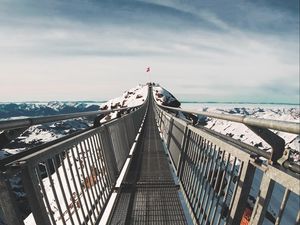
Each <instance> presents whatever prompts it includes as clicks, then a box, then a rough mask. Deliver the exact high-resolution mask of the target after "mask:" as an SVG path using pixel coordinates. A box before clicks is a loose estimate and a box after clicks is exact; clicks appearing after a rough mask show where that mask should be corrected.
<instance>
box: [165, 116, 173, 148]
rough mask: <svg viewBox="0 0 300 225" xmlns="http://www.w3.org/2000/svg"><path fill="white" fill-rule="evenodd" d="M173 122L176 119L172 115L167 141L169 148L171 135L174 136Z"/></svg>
mask: <svg viewBox="0 0 300 225" xmlns="http://www.w3.org/2000/svg"><path fill="white" fill-rule="evenodd" d="M173 124H174V119H173V118H172V117H171V118H170V123H169V130H168V139H167V143H166V144H167V148H168V150H169V148H170V141H171V136H172V129H173Z"/></svg>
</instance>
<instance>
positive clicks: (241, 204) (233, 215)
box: [228, 161, 255, 224]
mask: <svg viewBox="0 0 300 225" xmlns="http://www.w3.org/2000/svg"><path fill="white" fill-rule="evenodd" d="M254 174H255V167H254V166H253V165H252V164H251V163H250V162H249V161H248V162H244V164H243V168H242V171H241V174H240V178H239V180H238V181H237V182H239V183H238V186H237V190H236V195H235V198H234V199H233V202H232V206H231V207H232V209H231V211H230V215H228V216H229V218H228V224H240V221H241V219H242V216H243V213H244V210H245V208H246V205H247V198H248V196H249V193H250V189H251V185H252V181H253V178H254Z"/></svg>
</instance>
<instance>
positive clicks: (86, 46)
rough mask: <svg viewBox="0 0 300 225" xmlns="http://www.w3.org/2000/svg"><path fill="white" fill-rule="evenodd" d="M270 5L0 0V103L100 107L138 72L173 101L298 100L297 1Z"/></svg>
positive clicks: (136, 80) (142, 79)
mask: <svg viewBox="0 0 300 225" xmlns="http://www.w3.org/2000/svg"><path fill="white" fill-rule="evenodd" d="M276 2H277V4H275V6H273V5H271V4H270V1H262V2H245V1H238V2H237V1H233V0H227V1H226V4H225V3H224V1H216V2H215V1H214V2H208V1H188V0H187V1H179V0H178V1H167V0H164V1H125V0H124V1H121V0H119V1H79V0H73V1H56V0H54V1H47V0H45V1H38V2H36V1H30V0H29V1H27V2H26V4H25V3H20V2H19V1H16V0H11V1H4V0H2V3H0V4H1V7H0V28H1V29H0V68H1V70H0V79H1V80H5V81H6V83H2V84H1V86H0V96H1V98H0V101H1V100H2V101H5V100H7V99H8V98H11V100H13V99H16V100H17V99H20V98H24V99H23V100H26V98H28V99H31V100H34V99H39V100H41V99H49V100H50V99H51V100H56V99H62V98H63V99H81V98H85V99H88V98H90V99H99V98H105V99H107V98H109V97H114V96H117V95H119V94H120V90H122V91H123V90H124V88H125V87H128V88H130V87H132V86H134V85H136V84H137V83H140V82H146V81H147V76H145V75H144V74H143V71H144V67H145V66H146V65H151V67H152V68H153V78H152V79H155V80H157V81H158V82H160V83H161V84H163V85H165V86H166V87H167V88H169V89H170V91H173V92H174V94H175V95H176V93H178V94H179V95H180V96H189V97H190V98H192V97H193V98H200V97H201V98H209V99H212V98H213V99H214V100H217V99H223V100H228V101H230V99H234V98H236V96H242V97H241V98H243V99H244V100H249V101H250V100H251V99H254V98H256V96H257V92H258V90H259V92H260V93H262V95H263V96H268V95H269V96H273V97H272V98H273V100H276V99H283V100H284V99H285V101H290V96H291V95H292V99H297V96H298V95H297V94H296V91H297V87H298V89H299V86H297V85H296V86H295V85H294V86H293V85H291V84H298V82H299V78H298V76H297V74H298V73H299V52H298V49H299V42H298V41H299V34H298V33H297V30H299V18H298V16H299V14H297V13H296V12H295V10H294V8H295V7H292V6H295V5H297V2H296V1H290V4H288V6H283V5H282V4H281V3H279V2H278V1H276ZM296 8H297V7H296ZM298 8H299V6H298ZM297 22H298V23H297ZM297 28H298V29H297ZM94 64H95V65H94ZM45 81H47V84H45V83H44V82H45ZM70 81H72V84H70V83H68V82H70ZM116 81H118V82H116ZM283 81H284V82H283ZM98 83H99V84H98ZM119 83H120V84H119ZM96 84H98V85H96ZM93 86H95V87H94V88H93ZM107 86H110V88H107ZM112 86H113V87H114V88H111V87H112ZM280 86H282V90H294V91H291V92H284V91H281V92H280V91H277V92H276V90H277V89H278V88H279V87H280ZM40 87H43V88H40ZM51 87H56V89H57V91H56V92H55V94H53V95H50V94H49V91H47V90H49V89H51ZM15 88H18V89H20V90H23V92H22V93H24V94H22V96H20V93H21V92H16V93H12V94H11V95H10V96H8V95H7V93H8V92H9V90H13V89H15ZM75 88H78V89H82V90H84V91H79V92H75V93H74V89H75ZM98 89H99V90H100V89H101V91H102V92H101V93H102V95H101V97H98V96H100V95H99V93H98V92H97V90H98ZM34 90H36V91H34ZM43 90H45V91H44V92H43ZM245 92H247V93H245ZM275 92H276V93H278V94H277V95H272V93H275ZM103 93H105V95H104V94H103ZM264 98H267V97H264Z"/></svg>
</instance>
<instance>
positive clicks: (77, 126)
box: [0, 84, 300, 225]
mask: <svg viewBox="0 0 300 225" xmlns="http://www.w3.org/2000/svg"><path fill="white" fill-rule="evenodd" d="M147 94H148V86H147V85H138V86H137V87H135V88H132V89H130V90H127V91H125V92H124V93H123V94H122V95H121V96H120V97H118V98H114V99H111V100H109V101H107V102H104V103H94V102H93V103H82V102H77V103H76V102H73V103H66V102H49V103H19V104H17V103H7V104H0V118H1V115H2V119H3V118H8V117H18V118H19V116H25V117H26V116H43V115H55V114H61V113H71V112H84V111H91V110H99V109H100V110H109V109H117V108H125V107H134V106H138V105H140V104H142V103H143V102H144V101H145V100H146V98H147ZM150 94H151V93H150ZM152 94H153V96H154V99H155V101H156V102H157V103H158V104H161V105H166V106H172V107H182V108H185V107H184V105H183V106H182V104H181V103H180V102H179V101H178V100H177V99H176V98H175V97H174V95H172V94H171V93H170V92H169V91H167V90H166V89H165V88H163V87H161V86H160V85H159V84H153V93H152ZM197 110H199V111H202V110H203V111H210V112H218V113H229V114H237V115H248V116H254V117H259V118H268V119H276V120H284V121H295V122H299V118H300V116H299V115H300V113H299V108H283V109H282V108H280V107H279V106H278V107H273V108H270V109H269V108H264V107H262V106H259V107H247V106H243V107H228V106H226V107H223V106H218V107H206V106H203V107H198V108H197ZM1 113H2V114H1ZM3 115H6V117H5V116H3ZM181 116H183V117H185V119H190V118H191V116H189V115H186V114H181ZM116 117H117V113H116V112H114V113H110V114H109V115H106V116H105V117H102V118H100V120H101V121H100V122H105V121H109V120H111V119H114V118H116ZM196 118H197V119H198V121H200V123H201V124H205V126H206V127H207V128H211V129H213V130H215V131H218V132H220V133H222V134H225V135H228V136H231V137H233V138H235V139H239V140H241V141H243V142H246V143H248V144H251V145H254V146H257V147H260V148H262V149H265V150H267V151H268V150H269V149H270V147H269V146H268V144H267V143H265V142H264V141H263V140H261V139H260V138H259V137H257V136H256V135H255V134H254V133H253V132H251V131H250V130H249V129H248V128H247V127H246V126H244V125H243V124H239V123H233V122H228V121H224V120H216V119H212V118H207V117H196ZM93 122H94V120H93V118H91V119H85V118H80V119H72V120H67V121H61V122H55V123H49V124H42V125H36V126H32V127H30V128H29V129H27V130H26V131H24V132H23V133H22V134H21V135H20V137H18V138H17V139H15V140H13V141H12V142H11V143H9V144H8V145H7V146H5V148H3V149H2V150H0V158H1V157H5V156H7V155H10V154H15V153H18V152H20V151H23V150H25V149H28V148H30V147H33V146H36V145H39V144H42V143H45V142H48V141H51V140H54V139H56V138H59V137H62V136H64V135H67V134H71V133H72V132H74V131H77V130H81V129H85V128H87V127H90V126H92V125H93ZM277 133H278V134H279V135H280V136H282V137H283V138H284V139H285V141H286V143H287V147H291V148H292V149H295V150H298V152H296V153H295V156H294V158H295V159H297V157H298V161H300V160H299V141H300V139H299V136H297V135H293V134H287V133H283V132H277ZM296 161H297V160H296ZM67 173H69V171H67ZM47 182H48V181H47V180H46V179H45V183H46V184H47ZM54 182H57V180H55V181H54ZM11 183H12V185H13V187H14V190H15V192H16V195H17V196H18V199H19V203H20V204H21V208H22V209H23V211H26V210H27V211H28V209H27V208H26V205H27V203H26V197H25V194H24V191H22V185H21V181H20V178H19V177H17V176H16V177H15V179H12V180H11ZM46 186H49V185H46ZM50 197H51V196H50ZM52 201H53V202H52ZM50 202H51V206H52V203H53V207H54V206H55V201H54V198H53V196H52V197H51V198H50ZM54 211H55V210H54ZM0 224H1V221H0ZM26 224H28V225H29V224H30V225H32V224H34V221H33V218H32V215H30V216H29V217H28V218H27V219H26Z"/></svg>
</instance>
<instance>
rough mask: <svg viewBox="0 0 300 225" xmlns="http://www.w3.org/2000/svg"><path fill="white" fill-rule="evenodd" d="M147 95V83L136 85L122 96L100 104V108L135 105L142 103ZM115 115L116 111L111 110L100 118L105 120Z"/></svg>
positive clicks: (118, 107) (107, 108) (113, 117)
mask: <svg viewBox="0 0 300 225" xmlns="http://www.w3.org/2000/svg"><path fill="white" fill-rule="evenodd" d="M147 95H148V85H141V84H140V85H138V86H136V87H135V88H131V89H129V90H128V91H125V92H124V93H123V95H122V96H120V97H117V98H114V99H111V100H109V101H107V102H105V103H102V104H101V106H100V109H101V110H110V109H120V108H126V107H135V106H139V105H141V104H143V103H144V102H145V100H146V98H147ZM116 117H117V112H112V113H110V114H108V115H107V116H106V117H104V118H103V119H101V120H100V122H106V121H109V120H112V119H115V118H116Z"/></svg>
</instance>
